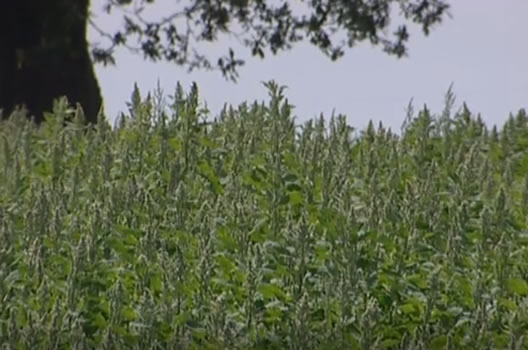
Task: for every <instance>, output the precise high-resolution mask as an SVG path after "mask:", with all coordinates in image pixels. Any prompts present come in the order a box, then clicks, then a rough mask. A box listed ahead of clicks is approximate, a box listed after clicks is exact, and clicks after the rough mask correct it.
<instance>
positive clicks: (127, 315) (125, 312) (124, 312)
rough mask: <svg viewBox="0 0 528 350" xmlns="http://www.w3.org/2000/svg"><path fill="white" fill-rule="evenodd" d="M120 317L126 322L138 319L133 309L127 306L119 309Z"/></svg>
mask: <svg viewBox="0 0 528 350" xmlns="http://www.w3.org/2000/svg"><path fill="white" fill-rule="evenodd" d="M121 316H122V317H123V319H125V320H126V321H136V320H137V319H138V315H137V312H136V310H134V308H133V307H131V306H128V305H126V306H124V307H123V308H122V309H121Z"/></svg>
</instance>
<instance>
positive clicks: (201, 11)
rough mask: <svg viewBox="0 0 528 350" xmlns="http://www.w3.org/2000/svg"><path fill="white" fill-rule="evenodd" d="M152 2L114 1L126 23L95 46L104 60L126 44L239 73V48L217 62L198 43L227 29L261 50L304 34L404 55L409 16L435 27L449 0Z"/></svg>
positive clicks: (325, 47)
mask: <svg viewBox="0 0 528 350" xmlns="http://www.w3.org/2000/svg"><path fill="white" fill-rule="evenodd" d="M165 4H166V3H165ZM158 5H159V6H161V4H158ZM149 6H156V1H155V0H109V1H108V2H107V5H106V6H105V9H106V11H107V12H108V13H110V12H111V11H112V10H113V9H114V8H116V7H118V8H120V9H122V10H124V11H125V15H124V26H123V28H122V30H120V31H118V32H116V33H113V34H110V33H103V31H101V32H102V33H103V34H105V35H106V37H107V38H109V39H110V40H111V43H110V45H109V46H108V47H105V48H100V47H99V48H96V49H95V50H94V55H95V57H96V59H97V60H98V61H103V62H104V63H114V57H113V52H114V49H115V48H116V47H118V46H123V45H124V46H126V47H128V48H129V49H131V50H133V51H136V52H140V53H143V54H144V55H145V57H146V58H149V59H151V60H154V61H158V60H167V61H172V62H175V63H177V64H178V65H182V66H186V67H187V68H188V69H189V70H193V69H195V68H205V69H220V70H221V71H222V73H223V74H224V75H225V76H226V77H229V78H231V79H233V80H235V79H236V78H237V76H238V74H237V67H239V66H241V65H243V64H244V61H243V60H241V59H238V58H236V57H235V53H234V51H233V50H232V49H228V53H227V55H225V56H222V57H218V58H217V59H216V62H215V61H214V60H213V61H212V60H211V59H210V58H209V57H206V56H205V55H203V54H201V53H200V52H199V51H198V50H197V46H198V45H197V44H198V43H199V42H211V41H215V40H217V39H218V37H219V36H220V35H222V34H223V35H230V36H232V37H234V38H236V39H237V40H238V41H239V42H240V43H241V44H243V45H244V46H245V47H247V48H249V49H250V51H251V54H252V55H253V56H259V57H261V58H264V56H265V51H266V50H270V51H271V52H272V53H273V54H277V53H279V52H280V51H284V50H288V49H291V48H292V47H293V45H294V44H295V43H297V42H299V41H302V40H308V41H309V42H310V43H311V44H313V45H315V46H316V47H318V48H320V49H321V50H322V51H323V52H324V53H325V54H326V55H328V56H329V57H330V58H331V59H332V60H336V59H338V58H340V57H341V56H343V54H344V50H345V48H347V47H349V48H351V47H353V46H355V45H356V44H358V43H360V42H363V41H369V42H370V43H372V44H373V45H377V46H381V47H382V49H383V51H385V52H386V53H388V54H391V55H395V56H397V57H402V56H405V55H406V54H407V46H406V44H407V42H408V40H409V33H408V30H407V24H408V23H409V22H411V23H415V24H418V25H420V26H421V27H422V30H423V32H424V33H425V34H426V35H428V34H429V32H430V30H431V28H432V27H433V26H434V25H435V24H437V23H440V22H441V21H442V19H443V18H444V16H445V15H446V14H448V10H449V5H448V3H447V1H443V0H306V1H301V0H295V1H286V0H274V1H269V0H268V1H266V0H189V1H186V5H183V4H182V5H179V7H180V8H181V9H180V10H179V11H174V12H172V13H170V14H168V15H167V16H165V17H163V18H161V19H156V20H154V21H153V20H150V19H148V18H145V16H144V15H143V13H144V12H145V11H144V10H145V9H148V7H149ZM397 11H399V13H400V15H401V16H400V17H402V19H403V23H404V24H402V25H400V26H398V27H397V28H392V29H391V27H390V25H391V15H394V13H395V12H397ZM405 23H407V24H405ZM390 30H393V32H392V33H390V32H389V31H390ZM130 41H135V44H131V43H130Z"/></svg>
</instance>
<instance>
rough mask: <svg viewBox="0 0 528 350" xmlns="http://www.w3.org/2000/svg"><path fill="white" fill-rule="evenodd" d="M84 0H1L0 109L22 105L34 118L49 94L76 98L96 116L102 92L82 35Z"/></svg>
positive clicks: (48, 104)
mask: <svg viewBox="0 0 528 350" xmlns="http://www.w3.org/2000/svg"><path fill="white" fill-rule="evenodd" d="M88 7H89V0H53V1H42V0H15V1H2V3H1V4H0V108H2V109H3V113H2V117H3V118H6V117H7V116H9V115H10V112H11V111H12V110H13V109H14V108H15V107H16V106H18V105H24V106H25V107H26V108H27V109H28V111H29V113H30V114H29V115H31V116H33V117H34V120H35V121H36V122H37V123H40V122H41V121H42V120H43V112H45V111H50V110H51V109H52V107H53V99H54V98H57V97H59V96H64V95H65V96H66V97H67V98H68V99H69V100H70V102H72V103H80V104H81V105H82V107H83V109H84V112H85V115H86V117H87V120H88V121H89V122H93V121H95V120H96V116H97V114H98V111H99V109H100V107H101V101H102V99H101V94H100V91H99V85H98V83H97V80H96V77H95V73H94V70H93V64H92V60H91V58H90V53H89V50H88V43H87V39H86V25H87V20H88Z"/></svg>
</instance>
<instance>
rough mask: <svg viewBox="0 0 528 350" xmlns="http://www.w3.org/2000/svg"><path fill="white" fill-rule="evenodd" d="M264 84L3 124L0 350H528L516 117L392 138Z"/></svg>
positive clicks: (523, 138) (426, 113) (527, 181)
mask: <svg viewBox="0 0 528 350" xmlns="http://www.w3.org/2000/svg"><path fill="white" fill-rule="evenodd" d="M266 86H267V89H268V91H269V95H270V96H269V99H268V101H266V102H262V103H257V102H255V103H246V104H242V105H240V106H239V107H236V108H235V107H226V108H225V109H224V110H223V111H221V113H219V114H218V115H217V116H216V118H214V120H213V119H206V118H205V117H206V115H207V114H208V111H207V110H206V109H205V108H204V107H203V106H202V104H201V103H200V102H199V95H198V88H197V86H196V85H193V86H192V87H191V88H190V89H189V91H185V90H184V89H183V88H182V87H181V86H179V85H178V87H177V89H176V91H175V93H174V94H173V95H172V96H168V97H167V98H164V97H162V96H161V95H160V94H153V95H151V96H149V97H148V98H147V97H142V96H141V94H140V92H139V91H137V90H135V91H134V94H133V96H132V99H131V100H132V101H131V102H130V105H129V107H130V110H129V112H128V113H127V115H122V116H121V118H119V121H118V122H117V123H116V125H115V127H112V126H111V125H110V124H109V123H108V122H107V121H105V120H103V119H102V118H101V122H100V123H98V124H97V125H96V126H94V127H86V126H83V124H82V123H81V120H82V112H81V111H80V110H77V109H73V108H70V107H69V106H68V105H67V103H66V101H64V100H61V101H60V102H58V103H57V104H56V106H55V110H54V112H53V114H52V115H49V116H48V118H49V119H48V121H47V122H46V123H45V124H43V125H42V126H41V127H40V128H37V127H35V126H34V125H33V124H31V123H30V122H28V121H27V120H26V118H25V117H24V116H23V115H19V114H17V113H15V114H14V115H13V116H12V117H11V119H10V120H8V121H5V122H2V123H1V126H0V348H1V349H72V348H74V349H95V348H97V349H292V350H293V349H299V350H301V349H302V350H305V349H362V350H363V349H365V350H367V349H401V350H413V349H433V350H439V349H446V350H448V349H528V339H527V337H526V334H528V249H527V243H528V219H527V218H528V216H527V213H528V115H527V114H526V113H525V111H524V110H520V111H519V112H517V113H515V114H512V115H511V116H510V117H509V118H507V119H506V122H505V123H504V125H502V126H499V127H493V128H490V127H488V126H486V125H485V123H484V122H483V121H482V119H481V118H480V116H478V115H474V114H473V113H472V112H471V111H470V109H469V108H468V107H466V106H465V105H463V106H462V107H461V108H460V109H455V108H454V96H453V94H452V93H451V92H448V94H447V95H446V101H445V109H444V110H443V111H438V112H433V111H430V110H428V109H427V108H423V109H422V110H419V111H416V112H414V111H412V109H410V110H409V115H408V116H407V118H406V119H405V123H404V127H403V128H402V131H401V133H398V134H397V133H394V132H392V131H390V130H388V129H386V128H385V127H384V126H383V125H381V124H380V125H374V123H370V124H369V125H368V127H367V128H365V129H364V130H356V129H355V128H354V127H353V126H351V125H350V124H349V123H348V122H347V118H346V117H345V116H342V115H334V116H329V117H321V118H316V119H313V120H310V121H307V122H304V123H298V122H297V119H296V118H294V109H293V107H292V106H291V105H290V104H289V103H288V101H287V98H286V96H285V95H284V89H283V88H282V87H280V86H278V85H276V84H275V83H273V82H270V83H267V84H266ZM398 117H400V116H398ZM65 120H70V121H68V122H66V121H65ZM65 124H66V126H64V125H65Z"/></svg>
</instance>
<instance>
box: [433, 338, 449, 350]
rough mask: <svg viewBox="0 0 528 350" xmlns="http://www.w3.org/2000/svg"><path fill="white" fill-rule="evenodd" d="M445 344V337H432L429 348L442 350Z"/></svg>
mask: <svg viewBox="0 0 528 350" xmlns="http://www.w3.org/2000/svg"><path fill="white" fill-rule="evenodd" d="M446 344H447V336H445V335H439V336H437V337H434V338H433V339H432V340H431V344H430V347H429V348H430V349H431V350H442V349H445V346H446Z"/></svg>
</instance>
